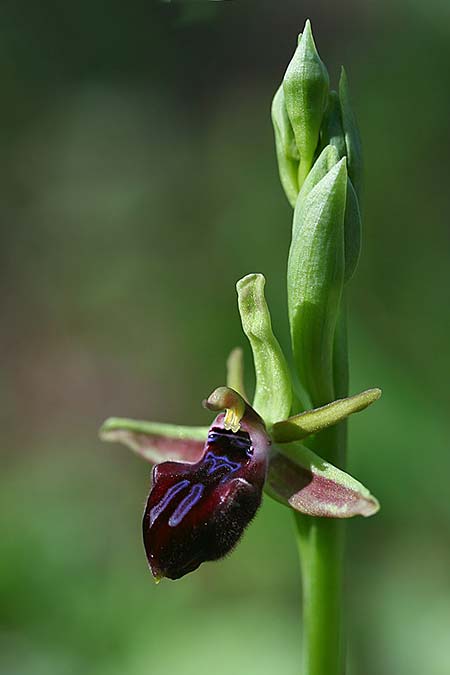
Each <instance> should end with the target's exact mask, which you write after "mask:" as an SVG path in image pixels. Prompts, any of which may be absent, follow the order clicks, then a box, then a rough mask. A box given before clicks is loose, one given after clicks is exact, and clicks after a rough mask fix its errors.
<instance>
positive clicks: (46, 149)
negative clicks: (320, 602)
mask: <svg viewBox="0 0 450 675" xmlns="http://www.w3.org/2000/svg"><path fill="white" fill-rule="evenodd" d="M306 17H310V18H311V19H312V22H313V29H314V33H315V36H316V41H317V44H318V47H319V51H320V53H321V56H322V58H323V59H324V60H325V61H326V63H327V65H328V67H329V70H330V73H331V76H332V78H333V80H334V82H335V83H336V79H337V74H338V69H339V66H340V64H341V63H344V64H345V65H346V67H347V70H348V73H349V77H350V84H351V89H352V93H353V102H354V107H355V109H356V111H357V114H358V118H359V121H360V126H361V130H362V135H363V140H364V147H365V155H366V190H365V204H364V211H365V227H364V232H365V235H364V250H363V255H362V259H361V262H360V267H359V270H358V272H357V275H356V276H355V278H354V280H353V282H352V288H351V364H352V385H351V389H352V392H356V391H358V390H361V389H363V388H367V387H369V386H381V387H382V388H383V390H384V395H383V399H382V400H381V401H380V402H379V403H377V404H376V406H374V407H373V408H372V409H370V410H369V411H368V412H366V413H365V414H364V415H359V416H356V417H355V418H354V419H353V420H352V422H351V452H350V467H351V471H352V473H354V474H355V475H356V476H357V477H359V478H360V479H361V480H362V481H363V482H365V483H366V484H367V485H368V486H369V487H370V488H371V490H372V491H373V492H374V494H376V495H377V496H378V497H379V499H380V500H381V502H382V506H383V508H382V511H381V512H380V514H379V515H377V516H376V517H375V518H373V519H370V520H368V521H364V520H363V519H360V520H356V519H355V520H354V521H352V522H350V523H349V527H348V557H347V560H348V566H347V610H348V633H349V636H350V646H349V659H350V672H351V673H352V674H353V675H362V674H364V675H379V673H383V674H384V675H423V673H427V675H448V673H449V672H450V653H449V652H450V647H449V644H450V643H449V636H450V499H449V496H450V490H449V476H450V452H449V384H448V382H449V376H450V355H449V345H448V334H449V321H448V309H449V231H450V228H449V213H450V189H449V180H450V171H449V163H448V147H449V142H450V131H449V107H450V68H449V60H450V5H449V4H448V2H447V1H446V0H427V2H422V1H421V0H379V1H378V2H370V1H367V2H357V1H356V0H354V1H353V0H347V1H345V2H339V3H338V2H336V3H334V2H326V1H325V0H321V1H318V0H314V1H312V0H311V1H309V0H308V1H305V2H302V1H301V0H295V1H294V0H284V2H283V3H276V2H269V1H268V0H258V1H257V0H249V1H248V2H244V1H241V0H234V1H230V2H193V3H186V2H182V3H178V4H174V3H160V4H156V3H155V4H151V3H148V2H144V1H142V0H138V1H136V2H131V3H123V2H118V1H116V0H108V1H106V0H79V2H77V3H75V4H74V3H72V4H67V3H60V2H57V1H56V0H41V2H39V3H34V2H32V1H31V0H30V1H29V2H21V1H20V0H3V2H2V3H1V5H0V82H1V106H0V147H1V153H0V158H1V159H0V213H1V216H2V217H1V224H0V226H1V230H0V233H1V239H2V241H1V247H0V256H1V266H0V274H1V278H2V282H1V289H2V291H1V303H2V307H1V317H2V329H1V333H0V344H1V354H2V367H1V372H2V375H1V381H2V387H1V398H0V402H1V406H0V410H1V415H2V442H1V450H2V469H1V474H0V521H1V536H0V618H1V632H0V672H1V673H2V675H3V674H4V675H85V674H86V673H95V674H96V675H119V674H120V675H123V674H124V673H127V674H128V675H167V674H170V673H181V674H183V675H194V674H195V675H203V674H206V673H215V674H216V675H224V674H225V673H230V672H232V673H245V674H246V675H256V674H258V675H265V674H266V673H267V674H269V673H270V674H273V673H279V674H280V675H294V674H295V673H297V672H298V663H299V660H300V650H301V646H300V641H299V633H300V618H299V594H300V580H299V572H298V566H297V558H296V550H295V543H294V537H293V524H292V519H291V517H290V514H289V513H288V512H287V511H285V510H284V509H283V508H282V507H280V506H278V505H277V504H275V503H273V502H271V501H270V500H269V499H268V498H266V500H265V503H264V506H263V508H262V510H261V511H260V513H259V515H258V516H257V518H256V520H255V521H254V523H253V524H252V525H251V527H250V528H249V530H248V533H247V535H246V536H245V538H244V539H243V541H242V543H241V545H240V546H239V547H238V549H237V550H236V551H235V553H234V554H233V555H232V556H230V557H229V558H228V559H227V560H225V561H223V562H221V563H216V564H208V565H204V566H203V567H202V568H201V569H200V570H199V571H198V572H196V573H195V574H192V575H190V576H188V577H186V578H185V579H182V580H181V581H179V582H176V583H171V582H165V583H161V584H160V585H159V586H158V587H156V586H155V585H154V584H153V583H152V580H151V577H150V575H149V572H148V571H147V567H146V562H145V559H144V555H143V550H142V544H141V533H140V528H141V523H140V519H141V512H142V507H143V503H144V500H145V496H146V493H147V491H148V488H149V468H148V466H147V465H145V464H143V463H142V462H141V461H140V460H138V459H137V458H136V457H134V456H132V455H131V453H128V452H127V451H126V450H125V449H124V448H122V447H120V446H111V445H102V444H101V443H100V442H99V441H98V439H97V429H98V426H99V425H100V423H101V422H102V421H103V419H104V418H105V417H107V416H109V415H120V416H129V417H136V418H149V419H155V420H162V421H179V422H184V423H194V424H196V423H200V424H207V423H208V420H209V417H208V415H207V414H206V412H205V411H204V410H202V408H201V406H200V402H201V400H202V398H203V397H204V396H205V395H206V394H208V393H209V392H210V390H212V389H213V388H214V387H216V386H217V385H220V384H222V383H223V381H224V362H225V359H226V356H227V353H228V351H229V350H230V349H231V348H232V347H234V346H235V345H237V344H242V345H244V344H245V341H244V338H243V336H242V334H241V331H240V325H239V318H238V314H237V308H236V297H235V291H234V284H235V282H236V280H237V279H238V278H239V277H240V276H242V275H244V274H246V273H248V272H256V271H258V272H263V273H264V274H266V276H267V278H268V283H267V294H268V299H269V302H270V305H271V309H272V315H273V320H274V324H275V328H276V332H277V334H278V335H279V336H280V337H281V338H282V339H283V340H284V341H285V342H286V338H287V320H286V302H285V291H284V285H285V279H284V271H285V264H286V255H287V248H288V243H289V229H290V221H291V210H290V207H289V206H288V204H287V202H286V200H285V198H284V195H283V193H282V190H281V188H280V185H279V182H278V178H277V168H276V163H275V156H274V148H273V138H272V129H271V123H270V116H269V109H270V102H271V98H272V95H273V92H274V91H275V89H276V87H277V86H278V83H279V81H280V79H281V77H282V74H283V72H284V69H285V67H286V65H287V63H288V61H289V59H290V57H291V54H292V52H293V49H294V47H295V42H296V34H297V32H299V31H300V30H301V28H302V25H303V23H304V20H305V18H306ZM245 348H246V350H247V347H245ZM246 355H247V361H248V363H249V365H250V362H251V357H250V354H249V351H248V350H247V351H246ZM249 370H250V368H249Z"/></svg>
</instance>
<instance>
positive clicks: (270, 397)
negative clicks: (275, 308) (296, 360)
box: [236, 274, 292, 424]
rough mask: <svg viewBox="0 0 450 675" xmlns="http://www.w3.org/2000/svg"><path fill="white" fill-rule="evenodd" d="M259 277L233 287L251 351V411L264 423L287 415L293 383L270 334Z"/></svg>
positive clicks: (270, 325) (267, 309)
mask: <svg viewBox="0 0 450 675" xmlns="http://www.w3.org/2000/svg"><path fill="white" fill-rule="evenodd" d="M265 283H266V280H265V278H264V276H263V275H262V274H248V275H247V276H245V277H244V278H243V279H240V280H239V281H238V282H237V284H236V289H237V293H238V304H239V313H240V315H241V321H242V328H243V330H244V333H245V334H246V336H247V338H248V340H249V342H250V346H251V348H252V352H253V360H254V364H255V374H256V387H255V396H254V400H253V404H252V405H253V408H255V410H256V411H257V412H258V414H259V415H261V417H262V418H263V420H264V421H265V422H266V424H273V423H274V422H278V421H279V420H282V419H284V418H285V417H287V416H288V415H289V414H290V410H291V405H292V384H291V378H290V374H289V369H288V366H287V363H286V359H285V357H284V354H283V351H282V349H281V347H280V344H279V342H278V340H277V339H276V337H275V336H274V334H273V331H272V322H271V319H270V313H269V308H268V306H267V303H266V299H265V297H264V285H265Z"/></svg>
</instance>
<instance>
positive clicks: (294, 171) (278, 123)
mask: <svg viewBox="0 0 450 675" xmlns="http://www.w3.org/2000/svg"><path fill="white" fill-rule="evenodd" d="M272 124H273V129H274V133H275V149H276V153H277V161H278V172H279V174H280V181H281V185H282V186H283V190H284V192H285V194H286V197H287V198H288V201H289V203H290V205H291V206H292V208H294V206H295V202H296V201H297V195H298V166H299V157H300V155H299V152H298V149H297V146H296V144H295V137H294V132H293V129H292V125H291V122H290V120H289V117H288V114H287V110H286V104H285V100H284V91H283V85H281V86H280V87H279V88H278V90H277V92H276V94H275V96H274V97H273V101H272Z"/></svg>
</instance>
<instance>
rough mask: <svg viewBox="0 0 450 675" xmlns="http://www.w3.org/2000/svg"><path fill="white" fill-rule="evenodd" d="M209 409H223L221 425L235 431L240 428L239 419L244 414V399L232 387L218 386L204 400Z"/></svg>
mask: <svg viewBox="0 0 450 675" xmlns="http://www.w3.org/2000/svg"><path fill="white" fill-rule="evenodd" d="M205 407H206V408H208V409H209V410H214V411H218V410H225V417H224V420H223V426H224V428H225V429H226V430H227V431H232V432H233V433H236V432H237V431H239V429H240V428H241V420H242V418H243V417H244V415H245V401H244V399H243V398H242V396H240V394H238V393H237V391H234V389H230V388H229V387H218V388H217V389H215V390H214V391H213V393H212V394H211V396H209V398H208V399H207V400H206V401H205Z"/></svg>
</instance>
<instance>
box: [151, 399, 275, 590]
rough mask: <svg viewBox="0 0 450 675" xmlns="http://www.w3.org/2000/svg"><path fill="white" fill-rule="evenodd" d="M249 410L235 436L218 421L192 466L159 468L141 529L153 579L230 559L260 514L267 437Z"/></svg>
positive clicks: (172, 464) (175, 576) (165, 464)
mask: <svg viewBox="0 0 450 675" xmlns="http://www.w3.org/2000/svg"><path fill="white" fill-rule="evenodd" d="M221 389H223V390H225V391H226V392H231V390H230V389H226V388H221ZM217 391H220V390H217ZM233 396H238V395H237V394H236V393H235V392H233ZM210 398H211V397H210ZM239 398H240V397H239ZM240 400H241V401H242V399H240ZM214 401H215V402H214V405H218V402H217V399H214ZM244 405H245V410H244V413H243V416H242V417H241V419H240V421H239V425H240V428H239V429H238V430H237V431H235V430H232V429H230V428H227V426H228V424H226V421H225V420H226V418H227V415H226V414H225V415H224V414H223V413H221V414H220V415H218V416H217V417H216V419H215V420H214V422H213V424H212V426H211V428H210V430H209V433H208V438H207V440H206V443H205V444H204V448H203V453H202V456H201V458H200V459H199V461H197V462H196V463H195V464H188V463H186V462H183V463H178V462H163V463H162V464H158V465H157V466H155V467H154V469H153V476H152V478H153V480H152V488H151V491H150V495H149V497H148V501H147V506H146V509H145V513H144V518H143V524H142V527H143V536H144V546H145V550H146V554H147V559H148V563H149V566H150V569H151V571H152V574H153V576H154V577H155V578H156V579H160V578H161V577H168V578H170V579H179V578H180V577H182V576H184V575H185V574H187V573H188V572H192V571H193V570H195V569H196V568H197V567H198V566H199V565H201V563H202V562H204V561H206V560H217V559H218V558H221V557H223V556H224V555H226V554H227V553H229V552H230V551H231V550H232V549H233V548H234V546H235V545H236V543H237V542H238V541H239V539H240V537H241V535H242V533H243V531H244V529H245V527H246V526H247V525H248V523H249V522H250V521H251V520H252V518H253V517H254V515H255V513H256V511H257V510H258V507H259V505H260V503H261V497H262V489H263V485H264V481H265V478H266V472H267V462H268V450H269V446H270V439H269V437H268V436H267V433H266V431H265V428H264V424H263V422H262V420H261V419H260V418H259V417H258V415H257V414H256V413H255V411H254V410H253V409H252V408H250V406H249V405H248V404H245V403H244Z"/></svg>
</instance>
